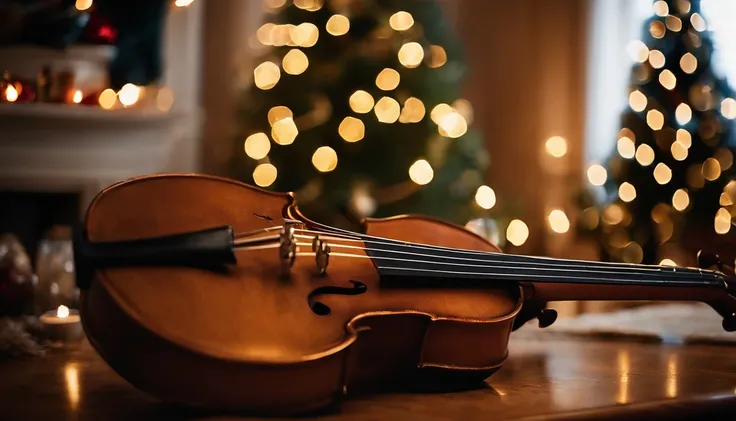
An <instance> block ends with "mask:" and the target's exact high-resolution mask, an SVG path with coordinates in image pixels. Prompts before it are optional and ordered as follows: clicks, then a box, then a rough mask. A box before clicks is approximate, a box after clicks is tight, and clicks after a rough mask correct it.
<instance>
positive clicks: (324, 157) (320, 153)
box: [312, 146, 337, 172]
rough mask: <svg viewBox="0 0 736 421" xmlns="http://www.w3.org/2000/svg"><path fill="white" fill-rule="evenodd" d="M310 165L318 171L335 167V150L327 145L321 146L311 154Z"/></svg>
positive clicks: (328, 170)
mask: <svg viewBox="0 0 736 421" xmlns="http://www.w3.org/2000/svg"><path fill="white" fill-rule="evenodd" d="M312 165H314V168H317V171H319V172H330V171H332V170H334V169H335V168H337V152H335V150H334V149H332V148H331V147H329V146H321V147H319V148H317V150H316V151H314V154H313V155H312Z"/></svg>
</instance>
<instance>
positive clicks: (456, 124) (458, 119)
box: [437, 111, 468, 139]
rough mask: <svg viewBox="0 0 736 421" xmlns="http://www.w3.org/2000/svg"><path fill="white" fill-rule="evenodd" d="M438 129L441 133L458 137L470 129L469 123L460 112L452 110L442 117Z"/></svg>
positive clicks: (454, 137) (450, 136) (453, 137)
mask: <svg viewBox="0 0 736 421" xmlns="http://www.w3.org/2000/svg"><path fill="white" fill-rule="evenodd" d="M437 129H438V131H439V133H440V135H442V136H446V137H449V138H452V139H456V138H458V137H460V136H462V135H464V134H465V133H466V132H467V131H468V123H467V121H465V118H464V117H463V116H462V115H460V113H458V112H457V111H452V112H451V113H448V114H445V115H443V116H442V117H441V118H440V122H439V123H438V124H437Z"/></svg>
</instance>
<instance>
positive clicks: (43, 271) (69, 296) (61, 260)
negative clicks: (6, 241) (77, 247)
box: [36, 226, 79, 314]
mask: <svg viewBox="0 0 736 421" xmlns="http://www.w3.org/2000/svg"><path fill="white" fill-rule="evenodd" d="M36 275H37V276H38V286H37V288H36V312H37V314H42V313H44V312H46V311H50V310H56V309H57V308H59V306H62V305H63V306H66V307H68V308H70V309H78V308H79V289H78V288H77V284H76V279H75V276H74V253H73V246H72V239H71V229H70V228H68V227H64V226H60V227H53V228H52V229H51V230H50V231H49V232H48V233H47V235H46V236H45V237H44V238H43V239H42V240H41V241H39V243H38V251H37V253H36Z"/></svg>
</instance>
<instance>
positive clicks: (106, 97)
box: [97, 89, 117, 110]
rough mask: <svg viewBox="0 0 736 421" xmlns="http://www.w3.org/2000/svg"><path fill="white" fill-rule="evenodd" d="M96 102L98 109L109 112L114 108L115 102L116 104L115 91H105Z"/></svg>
mask: <svg viewBox="0 0 736 421" xmlns="http://www.w3.org/2000/svg"><path fill="white" fill-rule="evenodd" d="M97 102H98V103H99V104H100V107H102V108H104V109H106V110H109V109H111V108H112V107H113V106H115V102H117V95H116V94H115V91H113V90H112V89H105V90H104V91H102V93H101V94H100V97H99V98H98V99H97Z"/></svg>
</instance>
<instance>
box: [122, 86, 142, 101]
mask: <svg viewBox="0 0 736 421" xmlns="http://www.w3.org/2000/svg"><path fill="white" fill-rule="evenodd" d="M140 95H141V88H140V87H138V86H136V85H133V84H132V83H126V84H125V85H123V87H122V88H120V92H118V99H119V100H120V103H121V104H123V106H125V107H130V106H131V105H134V104H135V103H136V102H138V99H139V98H140Z"/></svg>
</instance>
